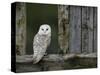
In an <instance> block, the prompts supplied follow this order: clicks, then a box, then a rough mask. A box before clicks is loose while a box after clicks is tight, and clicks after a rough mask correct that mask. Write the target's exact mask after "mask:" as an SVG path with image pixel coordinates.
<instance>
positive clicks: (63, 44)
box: [58, 5, 69, 54]
mask: <svg viewBox="0 0 100 75" xmlns="http://www.w3.org/2000/svg"><path fill="white" fill-rule="evenodd" d="M58 42H59V45H60V48H61V50H62V51H63V54H66V53H67V52H68V47H69V6H67V5H58Z"/></svg>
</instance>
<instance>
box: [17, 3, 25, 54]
mask: <svg viewBox="0 0 100 75" xmlns="http://www.w3.org/2000/svg"><path fill="white" fill-rule="evenodd" d="M25 48H26V4H25V3H16V54H18V55H24V54H25V53H26V51H25Z"/></svg>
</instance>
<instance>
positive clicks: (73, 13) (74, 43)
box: [69, 6, 81, 53]
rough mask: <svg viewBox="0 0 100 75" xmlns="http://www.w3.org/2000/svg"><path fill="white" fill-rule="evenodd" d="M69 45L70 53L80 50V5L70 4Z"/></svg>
mask: <svg viewBox="0 0 100 75" xmlns="http://www.w3.org/2000/svg"><path fill="white" fill-rule="evenodd" d="M69 24H70V45H69V49H70V52H71V53H80V52H81V51H80V50H81V7H74V6H70V21H69Z"/></svg>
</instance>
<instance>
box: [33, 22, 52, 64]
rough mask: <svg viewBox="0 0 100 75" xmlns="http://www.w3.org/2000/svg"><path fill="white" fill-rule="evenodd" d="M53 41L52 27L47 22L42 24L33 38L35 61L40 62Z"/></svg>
mask: <svg viewBox="0 0 100 75" xmlns="http://www.w3.org/2000/svg"><path fill="white" fill-rule="evenodd" d="M50 41H51V27H50V26H49V25H47V24H43V25H41V26H40V28H39V31H38V33H37V34H36V35H35V37H34V40H33V52H34V54H33V63H34V64H36V63H38V62H39V61H40V60H41V59H42V57H43V56H44V55H45V52H46V49H47V47H48V46H49V44H50Z"/></svg>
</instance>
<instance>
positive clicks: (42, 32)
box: [38, 24, 51, 35]
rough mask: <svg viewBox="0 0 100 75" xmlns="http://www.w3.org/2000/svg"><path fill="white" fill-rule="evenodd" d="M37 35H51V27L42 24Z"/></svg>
mask: <svg viewBox="0 0 100 75" xmlns="http://www.w3.org/2000/svg"><path fill="white" fill-rule="evenodd" d="M38 34H39V35H51V27H50V26H49V25H48V24H43V25H41V26H40V28H39V31H38Z"/></svg>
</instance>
